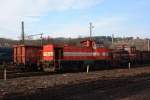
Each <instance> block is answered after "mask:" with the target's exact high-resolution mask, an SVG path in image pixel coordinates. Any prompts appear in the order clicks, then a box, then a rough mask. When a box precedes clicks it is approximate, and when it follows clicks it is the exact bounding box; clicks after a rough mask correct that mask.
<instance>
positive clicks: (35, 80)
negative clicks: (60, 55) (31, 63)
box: [0, 67, 150, 100]
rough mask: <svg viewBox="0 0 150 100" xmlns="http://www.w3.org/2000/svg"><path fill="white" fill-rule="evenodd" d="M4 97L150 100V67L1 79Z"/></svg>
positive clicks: (9, 99)
mask: <svg viewBox="0 0 150 100" xmlns="http://www.w3.org/2000/svg"><path fill="white" fill-rule="evenodd" d="M0 97H1V99H4V100H51V99H52V100H83V99H84V100H150V67H143V68H134V69H131V70H128V69H113V70H101V71H95V72H89V73H88V74H87V73H85V72H82V73H81V72H80V73H65V74H55V75H45V76H34V77H21V78H14V79H9V80H7V81H3V80H0Z"/></svg>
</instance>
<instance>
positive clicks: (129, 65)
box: [128, 62, 131, 70]
mask: <svg viewBox="0 0 150 100" xmlns="http://www.w3.org/2000/svg"><path fill="white" fill-rule="evenodd" d="M128 67H129V70H130V69H131V63H130V62H129V64H128Z"/></svg>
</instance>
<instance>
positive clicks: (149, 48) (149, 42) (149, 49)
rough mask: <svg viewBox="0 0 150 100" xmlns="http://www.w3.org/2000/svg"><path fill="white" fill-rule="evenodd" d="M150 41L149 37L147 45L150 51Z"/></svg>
mask: <svg viewBox="0 0 150 100" xmlns="http://www.w3.org/2000/svg"><path fill="white" fill-rule="evenodd" d="M149 44H150V42H149V39H148V43H147V47H148V51H150V46H149Z"/></svg>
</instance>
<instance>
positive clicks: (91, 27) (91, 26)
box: [90, 22, 94, 40]
mask: <svg viewBox="0 0 150 100" xmlns="http://www.w3.org/2000/svg"><path fill="white" fill-rule="evenodd" d="M93 28H94V26H93V25H92V22H90V40H92V29H93Z"/></svg>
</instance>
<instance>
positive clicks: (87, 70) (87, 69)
mask: <svg viewBox="0 0 150 100" xmlns="http://www.w3.org/2000/svg"><path fill="white" fill-rule="evenodd" d="M89 67H90V66H89V65H87V68H86V72H87V73H89Z"/></svg>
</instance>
